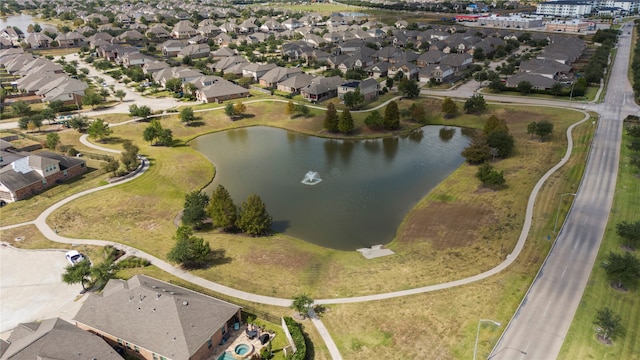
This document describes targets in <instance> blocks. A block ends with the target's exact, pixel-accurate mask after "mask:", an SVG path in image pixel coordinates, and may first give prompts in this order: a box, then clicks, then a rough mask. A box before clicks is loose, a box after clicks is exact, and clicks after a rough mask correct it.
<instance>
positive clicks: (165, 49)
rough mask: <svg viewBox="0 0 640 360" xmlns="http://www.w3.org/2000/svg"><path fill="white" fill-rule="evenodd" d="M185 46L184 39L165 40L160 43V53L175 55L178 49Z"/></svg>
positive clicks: (167, 55) (166, 55)
mask: <svg viewBox="0 0 640 360" xmlns="http://www.w3.org/2000/svg"><path fill="white" fill-rule="evenodd" d="M186 46H187V42H186V41H185V40H167V41H165V42H163V43H162V44H161V45H160V49H162V55H164V56H165V57H173V56H177V55H178V53H179V52H180V50H182V49H184V48H185V47H186Z"/></svg>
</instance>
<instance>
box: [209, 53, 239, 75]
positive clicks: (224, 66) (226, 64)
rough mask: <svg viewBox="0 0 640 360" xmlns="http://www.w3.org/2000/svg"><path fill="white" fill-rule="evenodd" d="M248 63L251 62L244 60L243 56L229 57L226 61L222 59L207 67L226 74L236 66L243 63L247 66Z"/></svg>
mask: <svg viewBox="0 0 640 360" xmlns="http://www.w3.org/2000/svg"><path fill="white" fill-rule="evenodd" d="M248 62H249V60H247V59H245V58H243V57H242V56H237V55H236V56H229V57H226V58H224V59H220V60H218V61H217V62H215V63H213V64H208V65H207V67H208V68H210V69H212V70H213V71H215V72H225V70H228V69H229V68H230V67H232V66H234V65H236V64H241V63H244V64H246V63H248Z"/></svg>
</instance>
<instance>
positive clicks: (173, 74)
mask: <svg viewBox="0 0 640 360" xmlns="http://www.w3.org/2000/svg"><path fill="white" fill-rule="evenodd" d="M200 76H202V73H201V72H200V71H198V70H194V69H191V68H188V67H185V66H177V67H171V68H165V69H162V70H159V71H156V72H155V73H154V74H153V81H155V82H157V83H158V84H160V86H162V87H166V86H167V81H168V80H170V79H180V81H181V83H182V84H184V83H185V82H187V81H191V80H193V79H195V78H198V77H200Z"/></svg>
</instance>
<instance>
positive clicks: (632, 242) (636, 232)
mask: <svg viewBox="0 0 640 360" xmlns="http://www.w3.org/2000/svg"><path fill="white" fill-rule="evenodd" d="M616 234H618V236H620V237H622V239H623V240H624V243H625V245H627V246H629V247H631V248H637V247H638V246H639V245H640V221H636V222H634V223H630V222H627V221H623V222H621V223H618V224H616Z"/></svg>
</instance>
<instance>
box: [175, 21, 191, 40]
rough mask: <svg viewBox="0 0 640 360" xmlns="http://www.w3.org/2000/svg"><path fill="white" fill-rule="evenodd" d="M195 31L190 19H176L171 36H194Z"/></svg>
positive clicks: (186, 37) (178, 37) (183, 37)
mask: <svg viewBox="0 0 640 360" xmlns="http://www.w3.org/2000/svg"><path fill="white" fill-rule="evenodd" d="M197 33H198V32H197V31H196V29H194V28H193V24H192V23H191V21H188V20H182V21H178V22H177V23H176V24H175V25H174V26H173V30H171V36H173V37H174V38H175V39H188V38H191V37H194V36H196V34H197Z"/></svg>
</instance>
